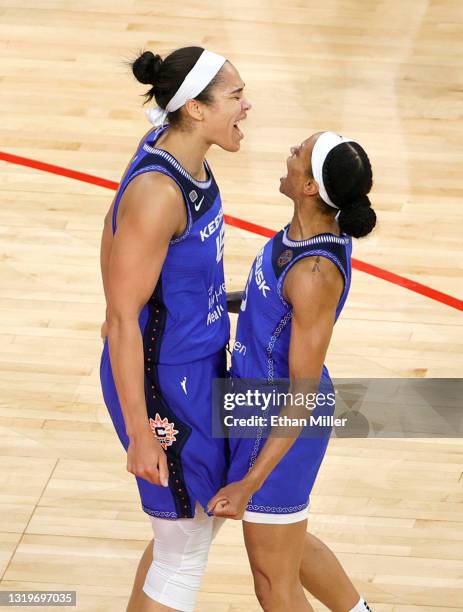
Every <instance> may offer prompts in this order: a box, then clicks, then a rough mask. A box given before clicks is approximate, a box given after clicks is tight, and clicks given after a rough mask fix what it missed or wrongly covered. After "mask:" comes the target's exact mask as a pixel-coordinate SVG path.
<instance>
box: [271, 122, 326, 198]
mask: <svg viewBox="0 0 463 612" xmlns="http://www.w3.org/2000/svg"><path fill="white" fill-rule="evenodd" d="M321 133H322V132H317V133H316V134H312V136H310V138H307V139H306V140H304V141H303V142H302V143H301V144H300V145H295V146H293V147H291V149H290V156H289V157H288V158H287V160H286V167H287V170H288V172H287V174H286V175H285V176H283V177H282V178H281V179H280V192H281V193H282V194H284V195H285V196H288V198H291V199H292V200H297V199H299V198H301V197H303V196H304V195H310V194H309V193H307V185H308V183H309V181H313V176H312V162H311V159H312V151H313V148H314V145H315V143H316V142H317V139H318V137H319V136H320V134H321Z"/></svg>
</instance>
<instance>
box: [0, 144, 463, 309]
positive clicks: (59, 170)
mask: <svg viewBox="0 0 463 612" xmlns="http://www.w3.org/2000/svg"><path fill="white" fill-rule="evenodd" d="M0 160H3V161H6V162H10V163H11V164H17V165H20V166H27V167H28V168H35V169H36V170H42V171H43V172H50V173H52V174H58V175H60V176H66V177H68V178H72V179H75V180H77V181H83V182H84V183H90V184H92V185H98V186H99V187H105V188H106V189H113V190H115V189H117V187H118V183H117V182H115V181H109V180H108V179H104V178H101V177H99V176H94V175H93V174H87V173H85V172H78V171H76V170H71V169H69V168H63V167H62V166H55V165H54V164H47V163H45V162H41V161H38V160H35V159H29V158H28V157H21V156H19V155H12V154H11V153H4V152H2V151H0ZM225 222H226V223H228V225H233V226H234V227H239V228H240V229H243V230H246V231H248V232H252V233H254V234H258V235H260V236H265V237H266V238H272V236H274V235H275V233H276V232H275V230H272V229H269V228H268V227H263V226H262V225H257V224H256V223H251V222H250V221H246V220H244V219H239V218H238V217H232V216H231V215H225ZM352 266H353V267H354V268H355V269H356V270H360V271H362V272H365V273H366V274H371V275H372V276H376V277H377V278H382V279H383V280H385V281H387V282H389V283H393V284H394V285H399V286H400V287H404V288H405V289H408V290H409V291H414V292H415V293H419V294H420V295H424V296H425V297H427V298H430V299H431V300H435V301H436V302H441V303H442V304H445V305H446V306H450V307H451V308H456V309H457V310H462V311H463V300H460V299H458V298H456V297H454V296H452V295H448V294H447V293H442V291H437V290H436V289H432V288H431V287H428V286H427V285H422V284H421V283H417V282H416V281H413V280H410V279H409V278H405V277H404V276H400V275H399V274H395V273H394V272H390V271H389V270H385V269H384V268H379V267H378V266H374V265H373V264H369V263H367V262H365V261H360V260H359V259H354V258H352Z"/></svg>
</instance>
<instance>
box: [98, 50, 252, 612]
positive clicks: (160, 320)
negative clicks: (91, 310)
mask: <svg viewBox="0 0 463 612" xmlns="http://www.w3.org/2000/svg"><path fill="white" fill-rule="evenodd" d="M133 73H134V75H135V76H136V78H137V79H138V80H139V81H140V82H142V83H145V84H149V85H150V86H151V88H150V89H149V91H148V93H147V98H148V99H149V100H151V99H152V98H153V97H154V98H155V99H156V102H157V103H158V105H159V106H158V108H157V109H154V110H152V111H150V118H151V120H152V122H153V123H154V124H155V125H156V126H158V129H156V130H153V131H150V132H149V133H148V134H147V135H146V136H145V137H144V138H143V139H142V141H141V143H140V145H139V147H138V149H137V151H136V153H135V155H134V157H133V159H132V160H131V162H130V164H129V166H128V168H127V170H126V172H125V175H124V177H123V179H122V182H121V184H120V187H119V189H118V191H117V193H116V196H115V199H114V202H113V204H112V205H111V208H110V210H109V212H108V214H107V216H106V220H105V227H104V231H103V237H102V246H101V267H102V276H103V284H104V290H105V296H106V302H107V318H106V328H107V334H108V336H107V340H106V342H105V345H104V350H103V355H102V360H101V384H102V389H103V395H104V399H105V403H106V405H107V408H108V411H109V414H110V416H111V419H112V421H113V424H114V427H115V429H116V432H117V434H118V436H119V439H120V441H121V443H122V444H123V446H124V448H125V449H126V451H127V469H128V471H129V472H131V473H133V474H134V475H135V476H136V480H137V484H138V489H139V493H140V498H141V504H142V508H143V510H144V511H145V512H146V513H147V514H148V515H149V516H150V519H151V523H152V526H153V531H154V535H155V540H156V545H155V546H154V557H153V558H152V561H151V556H152V555H153V551H152V548H153V541H151V542H150V543H149V544H148V547H147V549H146V550H145V552H144V554H143V557H142V559H141V561H140V565H139V570H138V571H137V576H136V578H135V583H134V588H133V592H132V597H131V600H130V602H129V606H128V610H129V611H131V612H133V611H135V610H137V612H145V611H155V610H156V611H157V610H172V609H174V610H182V611H187V612H188V611H190V610H193V609H194V605H195V597H196V593H197V590H198V588H199V583H200V580H201V577H202V575H203V572H204V567H205V564H206V560H207V555H208V550H209V546H210V542H211V539H212V535H213V529H214V525H213V523H214V521H215V522H216V521H217V519H214V518H212V517H210V516H208V515H207V514H206V513H205V512H204V510H203V508H205V507H206V506H207V502H208V500H209V499H210V498H211V497H212V495H213V494H214V493H215V492H216V491H217V490H218V489H219V488H220V487H221V486H222V485H223V484H224V483H225V475H226V467H227V466H226V449H225V446H224V441H223V440H218V439H214V438H212V437H211V435H210V421H211V397H210V396H211V386H210V385H208V384H204V381H211V380H212V379H213V378H215V377H220V376H221V375H223V372H224V371H225V367H226V365H225V356H224V348H225V345H226V343H227V342H228V338H229V329H230V327H229V319H228V313H227V307H226V294H225V286H224V270H223V244H224V222H223V211H222V204H221V199H220V194H219V190H218V187H217V184H216V182H215V180H214V176H213V174H212V171H211V169H210V167H209V165H208V163H207V162H206V160H205V155H206V153H207V151H208V149H209V147H210V146H211V145H212V144H217V145H219V146H220V147H221V148H223V149H225V150H226V151H231V152H235V151H238V150H239V148H240V142H241V139H242V138H243V134H242V132H241V130H240V128H239V127H238V123H239V122H240V121H242V120H243V119H244V118H245V117H246V113H247V111H248V110H249V109H250V108H251V105H250V104H249V102H248V101H247V100H246V98H245V97H244V95H243V89H244V83H243V81H242V79H241V77H240V75H239V74H238V72H237V70H236V69H235V68H234V66H233V65H232V64H230V63H229V62H228V61H226V59H225V58H224V57H221V56H219V55H217V54H215V53H211V52H209V51H207V50H204V49H202V48H201V47H185V48H182V49H178V50H177V51H174V52H173V53H171V54H170V55H169V56H168V57H166V58H165V59H164V60H162V59H161V57H160V56H159V55H156V56H155V55H153V54H152V53H151V52H145V53H143V54H142V55H141V56H140V57H139V58H138V59H137V60H136V61H135V62H134V64H133ZM166 121H168V126H165V127H163V125H164V123H166ZM167 519H168V520H167ZM148 558H149V559H150V560H149V568H148V569H147V568H146V560H147V559H148Z"/></svg>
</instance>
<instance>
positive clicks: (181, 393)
mask: <svg viewBox="0 0 463 612" xmlns="http://www.w3.org/2000/svg"><path fill="white" fill-rule="evenodd" d="M152 368H153V371H152V372H151V373H150V378H146V377H145V398H146V406H147V419H148V420H149V424H150V426H151V430H152V431H153V435H154V436H155V437H156V438H157V439H158V440H159V442H160V443H161V446H162V447H163V448H164V450H165V452H166V455H167V465H168V468H169V487H168V488H166V487H162V486H160V485H154V484H152V483H150V482H148V481H147V480H144V479H143V478H139V477H136V481H137V485H138V489H139V493H140V498H141V505H142V508H143V510H144V511H145V512H146V513H147V514H150V515H152V516H157V517H160V518H165V519H178V518H192V517H193V516H194V515H195V504H196V501H199V503H200V504H201V505H202V506H203V508H204V509H205V510H206V509H207V502H208V501H209V500H210V499H211V497H213V496H214V495H215V493H216V492H217V491H218V489H220V488H221V487H222V486H223V485H224V484H225V480H226V470H227V465H228V464H227V459H228V446H227V441H226V440H224V439H220V438H213V437H212V380H213V379H214V378H221V377H223V376H225V371H226V358H225V350H222V351H219V352H217V353H215V354H214V355H212V356H209V357H207V358H205V359H199V360H197V361H194V362H191V363H186V364H177V365H162V364H158V365H153V366H152ZM145 374H146V373H145ZM100 378H101V386H102V391H103V397H104V401H105V403H106V406H107V408H108V412H109V415H110V417H111V420H112V422H113V425H114V428H115V430H116V432H117V435H118V436H119V439H120V441H121V443H122V445H123V446H124V448H125V450H127V448H128V445H129V439H128V437H127V433H126V428H125V423H124V418H123V414H122V410H121V406H120V403H119V398H118V395H117V391H116V387H115V383H114V379H113V375H112V370H111V363H110V357H109V349H108V341H107V340H106V342H105V346H104V350H103V354H102V357H101V365H100Z"/></svg>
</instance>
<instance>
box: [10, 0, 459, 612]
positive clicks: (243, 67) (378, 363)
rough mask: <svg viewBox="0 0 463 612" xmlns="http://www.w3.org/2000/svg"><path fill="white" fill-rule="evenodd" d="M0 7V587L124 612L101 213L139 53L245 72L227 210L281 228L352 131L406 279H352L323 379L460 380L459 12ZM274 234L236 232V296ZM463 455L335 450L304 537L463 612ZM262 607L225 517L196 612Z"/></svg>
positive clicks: (126, 511) (229, 253)
mask: <svg viewBox="0 0 463 612" xmlns="http://www.w3.org/2000/svg"><path fill="white" fill-rule="evenodd" d="M0 16H1V20H0V41H1V42H0V45H1V50H2V62H1V69H0V75H1V78H0V81H1V89H2V93H1V97H0V108H1V111H2V116H3V121H2V126H1V128H0V130H1V145H0V149H1V151H2V155H1V159H2V161H0V166H1V170H2V180H1V207H0V244H1V261H0V333H1V346H0V389H1V391H0V434H1V439H2V443H1V446H0V485H1V486H0V579H1V583H0V589H1V590H51V589H61V590H76V591H77V607H76V610H79V611H92V612H93V611H109V610H111V611H114V612H116V611H122V610H125V605H126V601H127V598H128V594H129V592H130V588H131V585H132V581H133V576H134V572H135V569H136V566H137V563H138V559H139V557H140V555H141V552H142V550H143V549H144V547H145V546H146V542H147V541H148V539H150V538H151V527H150V524H149V522H148V520H147V518H146V516H145V515H144V514H143V512H142V511H141V509H140V508H139V500H138V492H137V490H136V486H135V482H134V480H133V477H132V476H131V475H130V474H128V473H127V472H126V471H125V453H124V451H123V449H122V447H121V446H120V443H119V441H118V440H117V438H116V435H115V433H114V430H113V428H112V425H111V424H110V421H109V417H108V414H107V411H106V408H105V406H104V404H103V401H102V397H101V393H100V386H99V358H100V352H101V340H100V337H99V330H100V324H101V322H102V320H103V317H104V298H103V291H102V286H101V281H100V275H99V259H98V253H99V239H100V233H101V229H102V222H103V217H104V214H105V212H106V210H107V208H108V207H109V204H110V202H111V200H112V197H113V187H114V185H113V183H114V182H117V181H118V180H119V178H120V176H121V173H122V171H123V170H124V168H125V166H126V164H127V162H128V160H129V158H130V156H131V155H132V153H133V151H134V147H135V146H136V144H137V143H138V141H139V139H140V138H141V136H142V135H143V133H144V132H145V131H147V130H148V129H149V124H148V123H147V122H146V119H145V117H144V113H143V110H142V107H141V102H142V98H141V97H140V94H142V92H143V88H142V86H140V85H139V84H138V83H136V81H135V80H134V79H133V78H132V77H131V74H130V71H129V69H128V67H127V65H126V64H125V63H124V62H125V60H127V59H131V58H132V57H133V56H134V55H135V54H136V53H137V52H138V51H139V50H140V49H141V48H148V49H151V50H153V51H155V52H158V53H161V54H165V53H167V52H169V51H170V50H172V49H174V48H176V47H179V46H184V45H186V44H200V45H203V46H205V47H207V48H210V49H211V50H214V51H216V52H219V53H222V54H224V55H226V56H227V57H228V58H229V59H230V60H231V61H232V62H233V63H234V64H235V65H236V67H237V68H238V69H239V71H240V73H241V75H242V77H243V79H244V81H245V82H246V90H247V94H248V97H249V98H250V100H251V102H252V103H253V107H254V108H253V110H252V111H251V112H250V113H249V117H248V120H247V122H246V123H245V124H244V131H245V140H244V141H243V143H242V149H241V151H240V152H239V153H237V154H230V153H226V152H224V151H222V150H219V149H214V150H212V151H211V153H210V155H209V157H208V159H209V161H210V163H211V165H212V166H213V168H214V172H215V175H216V178H217V180H218V183H219V185H220V187H221V192H222V198H223V201H224V208H225V212H226V213H227V214H228V215H231V216H233V217H237V218H240V219H244V220H246V221H249V222H252V223H255V224H258V225H260V226H264V227H266V228H270V229H273V230H278V229H280V227H281V226H282V225H283V224H285V223H286V222H287V221H288V220H289V216H290V212H291V203H290V202H289V200H286V199H285V198H283V196H281V195H280V194H279V193H278V185H279V180H278V179H279V177H280V176H281V175H282V174H283V173H284V168H285V158H286V156H287V154H288V150H289V147H290V146H291V145H292V144H296V143H298V142H300V141H301V140H303V139H304V138H306V137H307V136H309V135H310V134H312V133H313V132H316V131H320V130H328V129H330V130H334V131H338V132H340V133H342V134H344V135H346V136H350V137H352V138H355V139H356V140H358V141H359V142H360V143H361V144H362V145H363V146H364V147H365V149H366V150H367V152H368V153H369V155H370V158H371V160H372V164H373V169H374V177H375V186H374V191H373V194H372V201H373V203H374V207H375V209H376V210H377V213H378V217H379V224H378V227H377V229H376V230H375V232H374V234H373V235H372V236H371V237H369V238H367V239H365V240H364V241H358V242H356V244H355V247H354V249H355V250H354V256H355V257H356V258H357V259H358V260H360V261H361V262H366V263H368V264H371V265H372V266H376V267H379V268H381V269H382V270H386V271H387V274H386V276H387V277H388V278H390V279H391V280H393V281H394V282H389V281H388V280H384V279H383V278H379V277H378V275H377V274H378V271H377V270H376V268H373V269H371V271H373V272H374V274H369V273H366V272H362V271H360V270H359V269H357V270H356V271H355V272H354V277H353V284H352V289H351V294H350V297H349V300H348V303H347V306H346V308H345V309H344V312H343V316H342V317H341V320H340V321H339V323H338V324H337V325H336V329H335V333H334V338H333V341H332V344H331V348H330V354H329V356H328V359H327V364H328V366H329V368H330V371H331V373H332V375H333V376H335V377H384V378H386V377H389V378H394V377H435V378H444V377H461V374H462V370H463V334H462V330H463V327H462V316H461V314H462V313H461V310H462V302H461V299H462V296H463V281H462V261H463V242H462V240H461V226H462V222H463V208H462V205H461V201H462V196H463V190H462V179H461V163H462V162H463V156H462V152H461V141H462V137H463V122H462V112H461V108H462V107H461V93H462V90H463V67H462V57H463V25H462V23H463V4H462V3H461V1H460V0H407V1H403V0H388V1H385V0H343V1H340V0H325V1H324V2H315V1H313V0H306V1H305V2H300V1H297V0H289V1H288V2H285V3H283V4H282V3H278V2H274V1H272V0H257V2H253V3H251V2H243V1H242V0H236V1H235V2H227V1H226V0H219V1H218V2H206V1H202V0H199V1H195V2H192V1H189V0H185V1H183V2H180V1H179V0H171V2H168V3H161V2H153V1H148V0H112V1H111V2H110V1H104V0H81V2H79V3H75V2H72V3H71V2H67V1H65V0H21V1H19V0H0ZM14 156H20V157H21V158H27V159H26V161H24V160H21V159H18V158H17V157H14ZM27 160H36V161H37V162H40V163H39V164H34V163H31V162H28V161H27ZM25 163H26V164H28V165H24V164H25ZM44 164H45V165H44ZM46 164H51V165H53V166H59V167H64V168H67V169H71V170H74V171H77V172H80V173H86V174H90V175H92V176H93V177H100V178H102V179H106V181H101V180H100V181H99V182H98V181H96V179H95V180H93V179H92V180H91V182H88V180H89V179H88V177H85V176H82V175H76V174H75V173H74V174H73V173H67V175H66V173H64V174H65V175H63V172H62V171H59V169H57V168H55V167H49V166H47V165H46ZM31 166H33V167H31ZM57 172H58V174H57ZM265 240H266V238H264V237H263V236H261V235H257V234H255V233H252V232H249V231H245V230H243V229H239V228H237V227H233V226H229V227H228V231H227V238H226V249H225V253H226V260H225V263H226V275H227V281H228V288H229V289H230V290H234V289H242V288H243V286H244V283H245V281H246V278H247V275H248V270H249V266H250V264H251V262H252V260H253V258H254V256H255V254H256V253H257V251H258V250H259V248H260V247H261V246H262V245H263V244H264V242H265ZM391 274H392V276H391ZM394 275H399V276H400V277H404V278H406V279H410V280H411V281H414V282H415V283H420V286H419V287H417V286H412V288H414V289H417V288H418V290H419V288H420V287H421V286H424V287H425V289H424V290H423V291H421V290H419V291H418V292H417V291H415V290H410V289H408V288H406V287H404V286H401V285H403V284H406V283H405V282H401V281H400V280H399V279H397V277H396V276H394ZM397 283H399V284H397ZM426 288H431V289H433V290H435V292H434V293H432V292H431V295H430V296H429V295H428V294H429V293H430V292H429V290H428V289H426ZM462 463H463V447H462V443H461V439H457V438H453V439H421V440H411V439H360V440H339V439H333V440H332V443H331V444H330V447H329V451H328V454H327V457H326V460H325V462H324V464H323V466H322V469H321V472H320V476H319V479H318V481H317V485H316V491H315V493H314V495H313V498H312V511H311V515H310V519H309V528H310V529H311V530H312V531H313V532H314V533H315V534H316V535H317V536H319V537H320V538H321V539H323V540H324V541H325V542H327V543H328V545H330V546H331V547H332V549H333V550H334V551H335V552H336V554H337V555H338V557H339V558H340V560H341V561H342V563H343V564H344V566H345V567H346V569H347V571H348V573H349V574H350V575H351V577H352V578H353V580H354V582H355V584H356V586H357V587H358V589H359V590H360V591H361V592H362V593H363V594H364V596H365V597H366V599H367V600H368V601H369V603H370V604H371V605H372V607H373V609H374V610H375V611H376V612H419V611H425V612H443V611H445V612H457V611H458V610H463V503H462V502H463V488H462V487H463V478H462V473H463V467H462ZM312 603H313V606H314V608H315V610H317V611H321V610H325V609H326V608H324V607H323V606H322V605H321V604H319V603H317V602H316V601H313V602H312ZM31 609H32V608H31ZM47 609H48V608H47ZM50 609H52V608H50ZM259 609H260V607H259V605H258V603H257V600H256V598H255V596H254V593H253V586H252V580H251V576H250V571H249V566H248V562H247V558H246V553H245V550H244V547H243V542H242V536H241V524H240V523H238V522H232V521H228V522H227V524H226V525H225V526H224V528H223V530H222V531H221V532H220V534H219V536H218V538H217V541H216V543H215V545H214V547H213V549H212V552H211V555H210V561H209V566H208V572H207V576H206V578H205V580H204V583H203V587H202V590H201V594H200V598H199V606H198V611H199V612H244V611H246V612H254V611H256V612H257V611H258V610H259Z"/></svg>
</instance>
